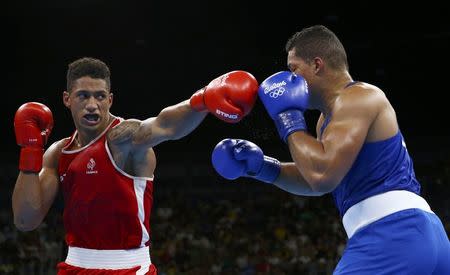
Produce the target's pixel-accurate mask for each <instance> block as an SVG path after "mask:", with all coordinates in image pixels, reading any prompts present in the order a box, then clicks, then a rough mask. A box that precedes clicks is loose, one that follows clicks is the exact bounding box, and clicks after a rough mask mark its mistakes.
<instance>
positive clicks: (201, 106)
mask: <svg viewBox="0 0 450 275" xmlns="http://www.w3.org/2000/svg"><path fill="white" fill-rule="evenodd" d="M204 90H205V88H202V89H200V90H198V91H197V92H195V93H194V94H193V95H192V96H191V98H190V99H189V104H190V105H191V108H192V109H194V110H195V111H197V112H204V111H207V110H208V109H207V107H206V105H205V99H204V96H203V92H204Z"/></svg>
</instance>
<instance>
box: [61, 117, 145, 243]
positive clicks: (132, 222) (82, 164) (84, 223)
mask: <svg viewBox="0 0 450 275" xmlns="http://www.w3.org/2000/svg"><path fill="white" fill-rule="evenodd" d="M121 121H122V119H121V118H116V119H115V120H114V121H113V122H112V123H111V124H110V125H109V126H108V127H107V129H105V131H104V132H103V133H102V134H100V135H99V136H98V137H97V138H95V139H94V140H92V141H91V142H90V143H89V144H87V145H86V146H84V147H82V148H79V149H76V150H68V148H69V146H70V145H71V144H72V143H73V141H74V139H75V137H76V136H77V131H75V132H74V133H73V134H72V136H71V137H70V139H69V140H68V142H67V144H66V145H65V146H64V148H63V150H62V154H61V157H60V159H59V164H58V166H59V167H58V173H59V177H60V184H61V187H62V193H63V196H64V214H63V222H64V229H65V231H66V238H65V239H66V243H67V245H68V246H75V247H82V248H90V249H130V248H138V247H143V246H148V245H149V244H150V213H151V209H152V204H153V177H151V178H146V177H135V176H131V175H129V174H127V173H126V172H124V171H123V170H121V169H120V168H119V167H118V166H117V165H116V164H115V162H114V159H113V157H112V154H111V152H110V150H109V148H108V144H107V140H106V133H107V131H108V130H110V129H111V128H112V127H114V126H115V125H117V124H119V123H120V122H121Z"/></svg>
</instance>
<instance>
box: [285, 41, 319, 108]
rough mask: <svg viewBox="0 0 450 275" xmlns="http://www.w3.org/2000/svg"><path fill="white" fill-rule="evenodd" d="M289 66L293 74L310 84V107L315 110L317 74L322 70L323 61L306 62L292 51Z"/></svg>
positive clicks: (288, 61) (289, 55) (316, 59)
mask: <svg viewBox="0 0 450 275" xmlns="http://www.w3.org/2000/svg"><path fill="white" fill-rule="evenodd" d="M287 66H288V68H289V70H290V71H291V72H293V73H295V74H297V75H301V76H303V78H304V79H305V80H306V82H307V83H308V90H309V106H308V107H309V108H311V109H314V108H315V107H316V105H317V104H316V101H317V100H316V92H315V86H316V82H317V74H318V73H319V71H320V70H321V68H322V60H321V59H320V58H315V59H314V60H313V61H311V62H306V61H305V60H303V59H302V58H300V57H298V56H297V55H296V54H295V49H292V50H290V51H289V52H288V56H287Z"/></svg>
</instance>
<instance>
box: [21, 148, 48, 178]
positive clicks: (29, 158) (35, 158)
mask: <svg viewBox="0 0 450 275" xmlns="http://www.w3.org/2000/svg"><path fill="white" fill-rule="evenodd" d="M43 156H44V149H42V148H39V147H23V148H21V149H20V159H19V170H20V171H23V172H34V173H39V171H41V169H42V157H43Z"/></svg>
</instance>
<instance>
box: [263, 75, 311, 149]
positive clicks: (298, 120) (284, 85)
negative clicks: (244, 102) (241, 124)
mask: <svg viewBox="0 0 450 275" xmlns="http://www.w3.org/2000/svg"><path fill="white" fill-rule="evenodd" d="M308 95H309V93H308V85H307V83H306V81H305V79H304V78H303V77H301V76H299V75H296V74H294V73H292V72H289V71H281V72H278V73H275V74H273V75H271V76H269V77H268V78H266V80H264V81H263V82H262V83H261V85H260V86H259V89H258V96H259V98H260V99H261V101H262V103H263V104H264V107H265V108H266V110H267V112H268V113H269V115H270V117H271V118H272V119H273V120H274V121H275V125H276V126H277V130H278V133H279V134H280V137H281V139H282V140H283V141H284V142H286V141H287V137H288V136H289V135H290V134H292V133H293V132H295V131H306V130H307V126H306V121H305V117H304V116H303V112H304V111H305V110H306V109H307V106H308Z"/></svg>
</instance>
